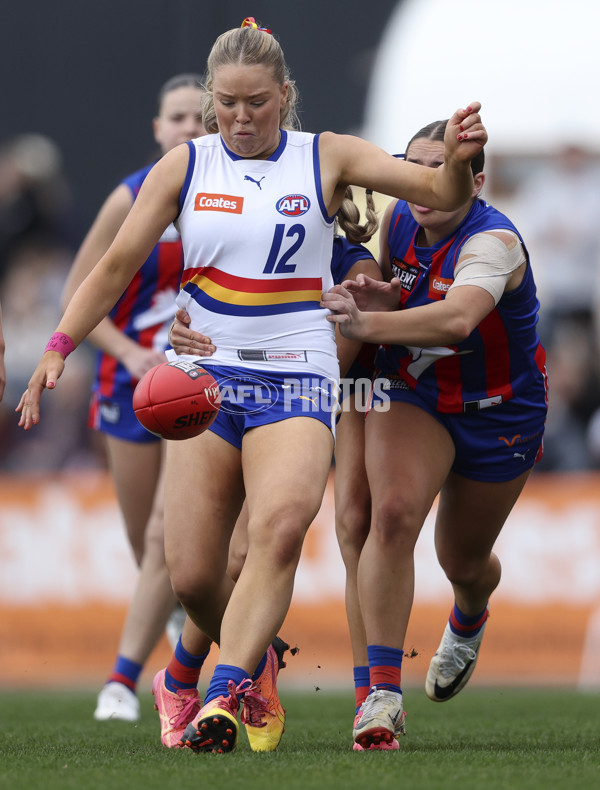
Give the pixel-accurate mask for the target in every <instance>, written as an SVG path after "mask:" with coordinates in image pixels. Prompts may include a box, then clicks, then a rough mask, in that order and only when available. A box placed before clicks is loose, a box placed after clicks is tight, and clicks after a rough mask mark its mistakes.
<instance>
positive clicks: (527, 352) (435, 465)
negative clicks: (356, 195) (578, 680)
mask: <svg viewBox="0 0 600 790" xmlns="http://www.w3.org/2000/svg"><path fill="white" fill-rule="evenodd" d="M445 129H446V122H441V121H440V122H436V123H434V124H431V125H430V126H428V127H425V128H424V129H422V130H421V131H420V132H418V133H417V134H416V135H415V137H414V138H413V139H412V140H411V142H410V143H409V145H408V148H407V154H406V157H407V159H408V161H411V162H415V163H419V164H424V165H426V166H428V167H432V168H436V167H439V166H440V165H441V163H442V162H443V159H444V154H443V140H444V132H445ZM467 135H468V132H467ZM483 164H484V160H483V152H481V154H480V155H479V156H477V157H475V158H474V159H473V160H472V163H471V166H472V168H473V174H474V189H473V193H472V195H471V198H470V200H468V201H467V202H465V203H464V205H463V206H461V207H460V208H459V209H457V210H456V211H454V212H442V211H435V210H430V209H428V208H426V207H424V206H422V205H419V204H415V203H406V202H404V201H397V202H392V203H391V204H390V205H389V206H388V209H387V210H386V213H385V216H384V219H383V223H382V230H381V261H380V263H381V265H382V269H383V271H384V274H387V280H388V281H387V282H383V283H381V282H379V283H378V282H376V281H369V280H368V278H361V277H360V276H359V278H358V280H359V283H358V285H357V286H354V285H353V284H352V283H345V284H344V285H343V286H341V287H340V286H336V287H334V288H333V289H332V291H331V292H330V293H329V294H327V295H325V296H324V299H323V305H324V306H326V307H328V308H329V309H331V310H332V311H334V315H332V316H331V317H330V320H332V321H334V322H335V323H338V324H339V326H340V329H341V331H342V333H343V334H345V335H346V336H348V337H352V338H355V339H361V340H365V341H370V342H379V343H383V344H384V345H383V346H382V347H381V348H380V350H379V352H378V355H377V366H378V369H379V370H378V374H377V378H376V379H375V382H376V384H377V387H376V388H375V387H374V394H373V403H374V404H378V403H382V402H383V400H384V399H385V401H387V402H388V405H389V408H387V409H386V410H376V409H373V410H372V411H370V412H369V414H368V416H367V420H366V434H367V436H366V464H367V473H368V479H369V485H370V488H371V496H372V500H373V520H372V523H371V529H370V532H369V535H368V537H367V539H366V541H365V542H364V545H362V544H361V545H357V549H356V550H357V551H360V566H359V572H358V586H359V601H360V615H361V616H362V619H363V621H364V627H365V631H366V639H367V652H368V658H369V667H370V686H371V692H370V694H369V696H368V697H367V699H366V701H365V703H364V704H363V706H362V708H361V711H360V714H359V716H358V717H357V719H356V721H355V725H354V738H355V742H356V743H358V744H359V745H361V746H362V747H363V748H382V746H385V745H387V746H388V747H389V746H390V745H392V746H393V744H394V741H395V736H397V735H399V734H402V733H403V732H404V717H405V713H404V711H403V701H402V693H401V686H400V679H401V667H402V657H403V642H404V637H405V633H406V628H407V624H408V619H409V616H410V610H411V606H412V599H413V591H414V559H413V551H414V545H415V542H416V540H417V537H418V535H419V533H420V530H421V528H422V525H423V522H424V520H425V517H426V516H427V513H428V512H429V510H430V508H431V507H432V505H433V502H434V500H435V498H436V496H437V495H438V493H439V494H440V500H439V508H438V514H437V520H436V550H437V555H438V559H439V561H440V564H441V566H442V568H443V569H444V571H445V573H446V575H447V577H448V578H449V580H450V582H451V583H452V587H453V591H454V596H455V603H454V607H453V610H452V612H451V615H450V618H449V621H448V624H447V626H446V629H445V632H444V636H443V639H442V642H441V644H440V646H439V648H438V651H437V653H436V654H435V656H434V657H433V659H432V661H431V665H430V668H429V673H428V675H427V681H426V691H427V694H428V696H429V697H430V698H431V699H433V700H436V701H443V700H447V699H450V698H451V697H452V696H454V695H455V694H456V693H458V692H459V691H460V690H461V689H462V688H463V687H464V685H465V684H466V683H467V681H468V679H469V677H470V676H471V674H472V672H473V669H474V668H475V663H476V661H477V657H478V653H479V647H480V644H481V639H482V637H483V632H484V628H485V624H486V620H487V616H488V600H489V597H490V595H491V593H492V592H493V590H494V589H495V588H496V586H497V585H498V583H499V581H500V562H499V560H498V557H497V556H496V555H495V554H494V552H493V546H494V542H495V540H496V538H497V536H498V533H499V532H500V530H501V529H502V526H503V525H504V522H505V520H506V518H507V516H508V514H509V512H510V510H511V508H512V507H513V505H514V503H515V502H516V500H517V498H518V496H519V494H520V492H521V490H522V488H523V486H524V485H525V482H526V480H527V477H528V476H529V474H530V472H531V469H532V467H533V465H534V464H535V462H536V460H537V459H538V458H539V457H540V455H541V451H542V437H543V432H544V425H545V418H546V411H547V389H546V384H547V382H546V371H545V353H544V349H543V348H542V346H541V344H540V341H539V338H538V335H537V331H536V324H537V313H538V308H539V304H538V300H537V296H536V290H535V284H534V281H533V277H532V273H531V266H530V264H529V258H528V255H527V251H526V249H525V246H524V244H523V241H522V239H521V236H520V234H519V232H518V231H517V229H516V228H515V226H514V225H513V224H512V222H510V220H509V219H508V218H507V217H505V216H504V215H503V214H501V213H500V212H498V211H496V209H494V208H493V207H492V206H490V205H488V204H487V203H486V202H485V201H483V200H480V199H479V197H478V195H479V193H480V191H481V189H482V187H483V183H484V178H485V177H484V174H483V172H482V170H483ZM344 286H345V287H344ZM357 305H358V306H359V307H360V308H361V310H359V309H358V307H357ZM394 748H395V747H394Z"/></svg>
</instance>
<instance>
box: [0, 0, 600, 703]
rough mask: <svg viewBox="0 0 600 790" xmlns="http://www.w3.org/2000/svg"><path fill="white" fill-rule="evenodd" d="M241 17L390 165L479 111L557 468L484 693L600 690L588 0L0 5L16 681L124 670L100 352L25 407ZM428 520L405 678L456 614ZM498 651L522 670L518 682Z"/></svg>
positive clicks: (524, 514) (314, 560)
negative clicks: (106, 214)
mask: <svg viewBox="0 0 600 790" xmlns="http://www.w3.org/2000/svg"><path fill="white" fill-rule="evenodd" d="M249 15H252V16H254V17H256V19H257V21H258V22H259V24H261V25H264V26H267V27H270V28H272V30H273V32H274V33H275V34H276V35H277V36H278V38H279V40H280V41H281V43H282V46H283V48H284V51H285V53H286V57H287V60H288V64H289V66H290V68H291V72H292V77H293V78H294V79H295V80H296V81H297V84H298V86H299V89H300V95H301V98H302V103H301V105H300V111H301V112H300V116H301V120H302V124H303V128H304V129H305V130H306V131H321V130H325V129H329V130H332V131H335V132H340V133H357V134H361V135H363V136H365V137H366V138H368V139H370V140H372V141H373V142H375V143H377V144H379V145H381V146H382V147H383V148H385V149H386V150H388V151H390V153H396V152H399V151H403V150H404V146H405V145H406V142H407V141H408V139H409V138H410V137H411V136H412V134H413V133H414V132H415V131H416V130H417V129H419V128H420V127H422V126H424V125H425V124H427V123H429V122H430V121H433V120H436V119H438V118H446V117H448V116H450V115H451V114H452V112H453V111H454V110H455V109H456V108H457V107H460V106H465V103H466V102H469V101H471V100H474V99H477V100H480V101H481V102H482V104H483V117H484V120H485V123H486V126H487V128H488V132H489V135H490V142H489V144H488V146H487V149H486V155H487V165H486V172H487V181H486V185H485V188H484V192H483V197H485V198H486V199H487V200H489V201H490V202H492V203H494V205H496V206H497V207H498V208H500V209H501V210H504V211H506V213H508V214H509V216H510V217H511V219H512V220H513V221H514V222H515V224H516V225H517V227H518V228H519V229H520V231H521V232H522V234H523V236H524V238H525V242H526V244H527V247H528V249H529V252H530V254H531V259H532V265H533V268H534V273H535V276H536V280H537V283H538V287H539V294H540V300H541V303H542V311H541V319H540V333H541V335H542V339H543V342H544V345H545V346H546V350H547V353H548V368H549V376H550V386H551V399H550V412H549V418H548V426H547V434H546V441H545V454H544V459H543V460H542V462H541V463H540V464H539V465H538V467H537V468H536V470H535V472H534V474H533V476H532V479H531V481H530V483H529V484H528V486H527V488H526V491H525V494H524V496H523V498H522V500H520V501H519V503H518V505H517V507H516V508H515V511H514V513H513V514H512V515H511V517H510V519H509V522H508V523H507V525H506V527H505V529H504V532H503V535H502V536H501V539H500V543H499V551H500V553H501V557H502V560H503V565H504V580H503V583H502V585H501V588H500V589H499V590H498V591H497V593H496V596H495V597H496V599H497V601H498V606H497V607H496V608H495V612H497V614H495V616H496V618H497V628H496V630H495V631H493V633H494V634H495V636H494V637H493V638H492V629H490V647H489V648H488V649H487V651H484V654H483V655H482V661H481V671H480V670H479V668H478V673H477V677H478V681H479V682H514V681H515V678H516V679H517V682H518V681H519V679H521V680H522V682H538V683H539V682H552V683H560V682H562V683H568V684H579V685H580V686H581V687H584V688H600V362H599V355H598V346H599V342H598V338H599V331H600V330H599V315H600V314H599V311H600V103H599V102H598V100H597V81H598V77H599V76H600V50H599V48H598V46H597V41H596V40H595V38H594V37H597V31H598V29H599V25H600V6H598V5H597V4H596V3H595V2H594V0H571V2H570V3H569V4H568V6H567V7H565V5H564V4H563V3H560V4H559V3H558V2H553V1H552V0H549V1H547V2H542V1H541V0H503V2H499V1H498V0H490V1H489V2H487V3H485V4H482V3H477V2H475V0H455V2H453V3H448V2H447V0H378V1H377V3H365V2H364V0H330V2H322V0H321V1H319V0H304V2H302V3H297V4H295V5H290V4H283V3H281V2H280V0H254V1H253V2H251V3H248V2H247V0H246V1H245V2H239V1H238V0H221V2H220V3H218V4H210V5H209V4H207V3H202V2H192V0H126V2H123V0H104V2H103V3H102V4H101V5H99V4H96V3H92V2H89V0H61V2H59V3H55V4H46V3H43V2H42V1H41V0H21V2H20V3H18V4H17V3H11V4H9V5H6V6H5V7H3V10H2V24H1V25H0V73H1V74H2V94H3V95H2V99H3V101H2V112H1V113H0V303H1V304H2V311H3V324H4V333H5V339H6V368H7V378H8V381H7V387H6V392H5V395H4V399H3V402H2V403H1V404H0V678H2V680H0V682H8V683H13V684H14V683H17V684H18V683H27V684H30V683H35V682H41V683H54V682H58V680H59V679H61V678H63V679H64V678H66V677H69V678H70V679H71V680H72V679H73V678H79V679H81V680H82V682H87V681H88V680H89V679H90V678H92V679H93V680H94V682H96V679H97V676H98V673H101V672H105V671H107V669H108V667H109V664H110V661H111V656H112V651H113V649H114V646H115V645H116V642H117V638H118V632H119V629H120V626H121V622H122V617H123V612H124V607H125V604H126V602H127V600H128V596H129V594H130V591H131V588H132V583H133V578H134V574H135V569H134V564H133V559H132V557H131V556H130V554H129V549H128V546H127V544H126V540H125V536H124V532H123V528H122V525H121V523H120V516H119V513H118V509H117V507H116V504H115V501H114V496H113V492H112V486H111V482H110V479H109V477H108V474H107V470H106V461H105V458H104V455H103V452H102V449H101V444H100V443H99V442H98V441H97V440H96V437H95V436H94V434H93V433H92V432H91V431H89V429H88V428H87V427H86V416H87V407H88V400H89V388H90V381H91V375H92V364H93V351H92V349H91V348H90V347H88V346H87V345H86V344H84V345H82V346H81V347H80V349H78V351H77V353H75V354H74V355H72V357H71V358H70V359H69V365H68V366H67V368H66V372H65V375H64V376H63V377H62V378H61V380H60V383H59V386H58V388H57V391H56V393H54V394H53V395H52V397H48V396H46V398H45V400H44V403H43V410H42V422H41V424H40V425H39V426H38V427H37V428H36V429H35V430H34V431H32V432H29V433H28V434H27V435H25V434H24V433H23V432H20V431H19V430H18V429H17V417H16V416H15V413H14V408H15V406H16V404H17V403H18V400H19V397H20V395H21V393H22V392H23V390H24V389H25V387H26V385H27V381H28V379H29V377H30V375H31V373H32V372H33V370H34V368H35V365H36V364H37V361H38V359H39V357H40V354H41V352H42V350H43V348H44V345H45V343H46V341H47V339H48V337H49V336H50V334H51V333H52V331H53V330H54V328H55V326H56V324H57V323H58V320H59V318H60V308H59V301H60V295H61V290H62V287H63V283H64V280H65V277H66V274H67V272H68V270H69V267H70V265H71V262H72V259H73V256H74V253H75V251H76V249H77V247H78V245H79V244H80V242H81V240H82V239H83V236H84V234H85V233H86V231H87V229H88V228H89V225H90V224H91V222H92V220H93V218H94V216H95V214H96V212H97V211H98V209H99V208H100V206H101V204H102V202H103V201H104V199H105V197H106V196H107V195H108V194H109V192H110V191H111V190H112V189H113V188H114V186H115V185H116V184H117V183H118V182H119V181H120V180H121V179H122V178H123V177H124V176H125V175H127V174H129V173H131V172H132V171H134V170H136V169H138V168H140V167H142V166H143V165H144V164H146V163H147V162H148V161H151V160H152V158H153V157H154V156H155V155H156V150H155V145H154V141H153V137H152V129H151V119H152V117H153V115H154V114H155V110H156V94H157V92H158V90H159V88H160V86H161V85H162V84H163V83H164V82H165V81H166V80H167V79H168V78H169V77H171V76H173V75H174V74H177V73H180V72H185V71H200V72H202V71H204V66H205V61H206V56H207V54H208V51H209V49H210V46H211V45H212V43H213V41H214V39H215V38H216V37H217V35H219V34H220V33H221V32H223V31H224V30H227V29H229V28H231V27H236V26H238V25H239V24H241V21H242V20H243V19H244V17H246V16H249ZM378 206H380V207H381V208H383V207H384V206H385V199H383V198H380V199H379V201H378ZM374 246H375V247H376V241H375V242H374ZM432 518H433V514H432V516H431V518H430V520H429V521H428V526H427V528H426V530H425V531H424V534H423V536H422V538H421V540H420V543H419V545H420V554H419V555H418V579H417V586H418V589H417V595H416V608H415V612H414V615H413V624H411V628H413V629H414V630H413V632H412V635H413V638H414V642H415V652H416V653H417V657H416V658H415V660H414V664H413V665H411V669H412V666H414V679H415V681H417V680H419V678H420V676H421V674H422V673H423V672H424V669H425V668H426V665H427V664H428V660H429V652H430V651H431V649H435V646H436V645H437V641H438V639H439V631H440V628H441V624H442V623H443V618H444V617H445V616H446V613H447V609H448V606H449V598H448V595H449V593H448V588H447V585H446V583H445V581H444V579H441V578H439V576H438V575H436V574H438V573H439V571H438V569H437V563H436V561H435V556H434V554H433V548H432V545H431V544H432V539H431V534H430V529H431V523H432ZM309 537H310V539H309V543H308V546H307V551H306V552H305V556H304V558H303V560H302V565H301V569H300V573H299V577H298V584H297V587H296V596H295V600H294V606H293V608H292V612H291V613H290V621H289V630H290V633H289V635H288V637H289V639H290V640H291V641H297V642H298V644H302V645H303V649H302V650H301V651H300V652H299V653H298V656H297V658H296V659H295V660H294V661H295V664H294V662H292V664H293V666H292V667H291V669H292V672H291V673H290V675H289V677H295V678H296V680H297V682H299V683H302V682H307V679H308V678H310V682H313V680H315V676H318V675H319V673H323V674H326V675H327V676H328V677H333V676H334V675H336V674H337V675H339V667H340V666H342V667H343V669H344V672H346V675H345V677H346V678H348V679H349V678H350V675H349V674H348V673H349V671H350V670H349V667H350V663H349V650H348V642H347V637H346V634H345V629H344V626H343V624H344V615H343V610H342V607H343V568H342V566H341V560H340V559H339V556H338V554H339V553H338V550H337V547H336V544H335V536H334V534H333V515H332V501H331V491H330V490H328V494H327V497H326V500H325V502H324V506H323V509H322V512H321V513H320V515H319V518H318V519H317V522H316V523H315V525H314V528H313V529H312V530H311V533H310V536H309ZM316 622H320V623H321V625H315V623H316ZM557 622H559V623H560V624H561V627H560V631H561V633H562V639H561V641H560V643H559V644H557V641H556V628H557ZM494 640H496V641H495V644H494ZM84 643H85V644H87V645H88V647H85V644H84ZM486 644H487V637H486ZM165 650H166V646H165ZM507 651H510V654H511V657H514V656H515V655H516V656H517V657H518V660H517V665H516V671H515V665H514V664H509V663H507V658H506V656H507ZM485 652H487V654H488V656H487V657H486V655H485ZM324 653H325V654H326V655H327V656H328V657H329V658H323V655H324ZM421 653H423V656H424V658H423V664H422V665H421V664H420V658H419V655H420V654H421ZM540 655H542V656H543V659H541V658H540ZM163 658H164V656H162V655H158V656H157V658H156V661H155V665H156V666H158V665H160V662H161V661H162V660H163ZM486 660H487V663H486ZM155 665H153V668H152V667H151V668H150V669H149V670H148V672H149V676H150V674H151V672H153V671H154V670H155V669H156V666H155ZM294 666H295V669H294ZM317 668H318V669H317ZM315 682H316V681H315ZM319 682H322V681H319ZM409 682H410V680H409Z"/></svg>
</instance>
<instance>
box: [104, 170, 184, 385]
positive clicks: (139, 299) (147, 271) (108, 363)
mask: <svg viewBox="0 0 600 790" xmlns="http://www.w3.org/2000/svg"><path fill="white" fill-rule="evenodd" d="M151 168H152V165H148V166H147V167H144V168H142V169H141V170H138V171H137V172H135V173H133V174H132V175H130V176H128V177H127V178H125V179H124V180H123V181H122V183H123V184H125V185H126V186H127V187H128V188H129V189H130V190H131V194H132V196H133V199H134V200H135V199H136V197H137V195H138V193H139V191H140V188H141V186H142V183H143V181H144V179H145V178H146V176H147V175H148V173H149V172H150V170H151ZM182 269H183V250H182V246H181V240H180V238H179V233H178V232H177V230H176V229H175V227H174V226H173V225H169V227H168V228H167V229H166V230H165V232H164V233H163V235H162V237H161V239H160V241H159V242H158V244H157V245H156V247H155V248H154V249H153V250H152V252H151V253H150V256H149V257H148V260H147V261H146V262H145V263H144V264H143V266H142V267H141V269H140V270H139V271H138V272H137V273H136V274H135V275H134V277H133V280H132V281H131V283H130V284H129V285H128V286H127V289H126V290H125V292H124V293H123V295H122V296H121V298H120V299H119V301H118V302H117V304H116V305H115V306H114V307H113V309H112V310H111V311H110V313H109V316H110V318H111V319H112V321H113V322H114V323H115V324H116V326H117V327H118V328H119V329H120V330H121V331H122V332H124V333H125V334H126V335H128V336H129V337H131V338H132V339H133V340H135V342H136V343H139V344H140V345H141V346H144V347H146V348H154V349H155V350H157V351H163V350H164V349H165V348H166V347H167V346H168V344H169V343H168V332H169V327H170V325H171V323H172V321H173V317H174V316H175V310H176V306H175V297H176V295H177V292H178V290H179V281H180V278H181V271H182ZM136 384H137V380H135V379H132V377H131V375H130V374H129V372H128V371H127V369H126V368H125V367H124V366H123V365H121V363H120V362H118V361H117V360H116V359H115V358H114V357H112V356H110V355H109V354H105V353H103V352H99V353H98V356H97V362H96V378H95V381H94V386H93V390H94V392H97V393H98V394H99V395H102V396H105V397H111V396H113V395H114V394H115V393H116V392H118V391H120V390H123V389H124V388H125V389H131V391H132V392H133V389H134V388H135V385H136Z"/></svg>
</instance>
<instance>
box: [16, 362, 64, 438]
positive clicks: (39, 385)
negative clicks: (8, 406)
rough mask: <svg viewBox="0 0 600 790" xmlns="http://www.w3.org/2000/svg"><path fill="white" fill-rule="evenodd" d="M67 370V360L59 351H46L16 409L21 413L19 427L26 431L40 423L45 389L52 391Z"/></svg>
mask: <svg viewBox="0 0 600 790" xmlns="http://www.w3.org/2000/svg"><path fill="white" fill-rule="evenodd" d="M64 369H65V360H64V357H63V355H62V354H59V353H58V352H57V351H46V352H45V354H44V355H43V357H42V358H41V360H40V363H39V365H38V366H37V368H36V369H35V371H34V373H33V376H32V377H31V378H30V379H29V384H28V385H27V389H26V390H25V392H24V393H23V394H22V395H21V400H20V401H19V405H18V406H17V408H16V409H15V411H16V412H21V417H20V419H19V427H22V428H24V429H25V430H26V431H28V430H30V428H33V426H34V425H37V424H38V422H39V421H40V400H41V397H42V392H43V391H44V390H45V389H49V390H52V389H54V388H55V387H56V382H57V380H58V379H59V378H60V376H61V375H62V372H63V370H64Z"/></svg>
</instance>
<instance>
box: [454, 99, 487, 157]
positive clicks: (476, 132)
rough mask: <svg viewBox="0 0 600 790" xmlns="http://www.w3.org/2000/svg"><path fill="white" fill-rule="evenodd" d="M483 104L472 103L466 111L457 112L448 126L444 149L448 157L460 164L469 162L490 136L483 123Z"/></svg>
mask: <svg viewBox="0 0 600 790" xmlns="http://www.w3.org/2000/svg"><path fill="white" fill-rule="evenodd" d="M480 109H481V103H480V102H478V101H474V102H471V104H470V105H469V106H468V107H467V108H466V109H465V110H457V111H456V112H455V113H454V115H453V116H452V118H450V120H449V121H448V124H447V126H446V133H445V135H444V148H445V153H446V155H447V156H449V157H452V158H453V159H456V160H457V161H459V162H468V161H470V160H471V159H473V158H474V157H475V156H477V154H478V153H479V152H480V151H481V149H482V148H483V146H484V145H485V144H486V143H487V139H488V135H487V131H486V128H485V126H484V125H483V123H482V122H481V116H480V115H479V110H480Z"/></svg>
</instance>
